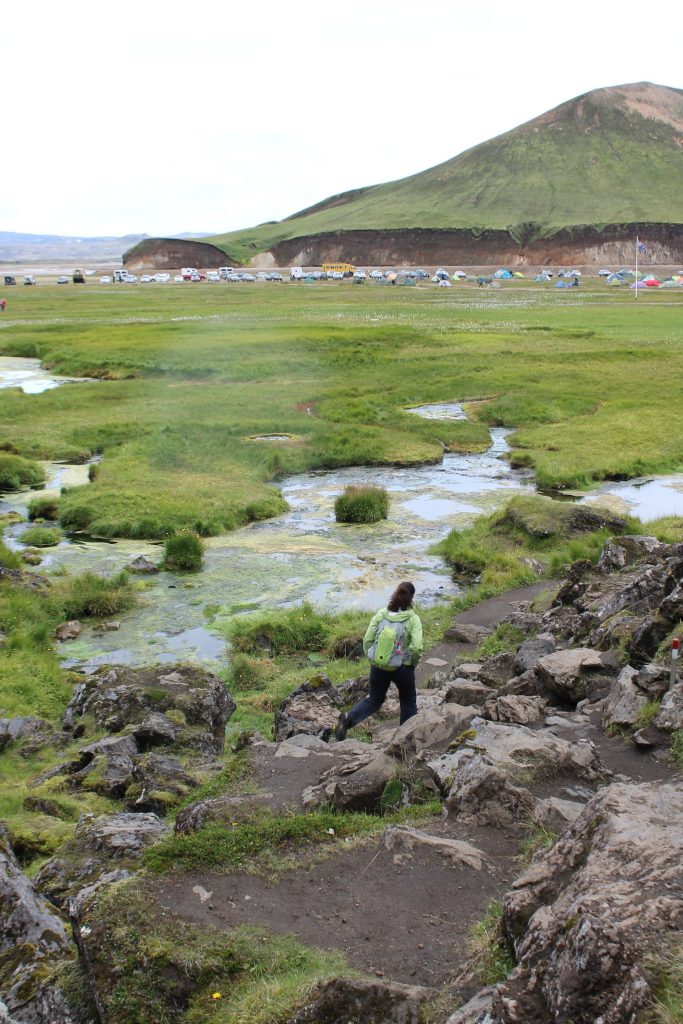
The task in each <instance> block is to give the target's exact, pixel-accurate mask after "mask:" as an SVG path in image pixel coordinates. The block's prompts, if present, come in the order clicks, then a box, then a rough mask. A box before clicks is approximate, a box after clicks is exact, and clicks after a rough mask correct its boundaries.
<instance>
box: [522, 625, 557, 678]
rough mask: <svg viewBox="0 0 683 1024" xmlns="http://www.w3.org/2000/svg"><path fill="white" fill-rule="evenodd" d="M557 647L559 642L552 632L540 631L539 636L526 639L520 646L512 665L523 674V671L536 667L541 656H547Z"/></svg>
mask: <svg viewBox="0 0 683 1024" xmlns="http://www.w3.org/2000/svg"><path fill="white" fill-rule="evenodd" d="M556 647H557V643H556V641H555V637H554V636H553V635H552V633H539V634H538V636H534V637H530V638H529V639H528V640H525V641H524V642H523V643H522V644H521V645H520V647H518V649H517V653H516V654H515V657H514V661H513V666H512V667H513V669H514V671H515V673H516V674H517V675H522V673H523V672H528V670H529V669H531V668H535V667H536V665H537V663H538V660H539V658H543V657H545V655H546V654H552V653H553V651H554V650H555V648H556Z"/></svg>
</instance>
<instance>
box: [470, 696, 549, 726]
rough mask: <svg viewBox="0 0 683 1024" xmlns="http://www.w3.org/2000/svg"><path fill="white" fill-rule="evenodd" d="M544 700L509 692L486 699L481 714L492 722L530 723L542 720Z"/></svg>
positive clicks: (544, 706) (544, 707)
mask: <svg viewBox="0 0 683 1024" xmlns="http://www.w3.org/2000/svg"><path fill="white" fill-rule="evenodd" d="M545 709H546V702H545V701H544V700H543V698H542V697H527V696H524V695H522V694H510V695H504V696H502V697H497V698H496V699H495V700H488V701H487V702H486V704H484V711H483V715H484V717H485V718H490V719H491V721H492V722H511V723H514V724H516V725H530V724H532V723H533V722H540V721H542V719H543V717H544V714H545Z"/></svg>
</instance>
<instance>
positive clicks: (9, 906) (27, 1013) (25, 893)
mask: <svg viewBox="0 0 683 1024" xmlns="http://www.w3.org/2000/svg"><path fill="white" fill-rule="evenodd" d="M74 954H75V948H74V946H73V944H72V942H71V939H70V937H69V933H68V931H67V927H66V924H65V922H64V921H63V920H62V918H61V917H60V916H59V915H58V914H57V913H56V911H55V909H54V907H50V905H49V904H48V903H47V901H46V900H45V899H43V897H42V896H40V895H39V894H38V893H37V892H36V890H35V888H34V886H33V885H32V883H31V882H30V881H29V879H28V878H27V877H26V875H25V874H24V873H23V872H22V870H21V868H20V867H19V864H18V862H17V859H16V857H15V856H14V853H13V852H12V849H11V847H10V845H9V842H8V840H7V836H6V833H5V832H4V831H2V830H0V997H1V998H2V1000H3V1002H4V1003H5V1004H6V1006H7V1009H8V1010H9V1012H10V1013H11V1014H13V1015H14V1016H15V1017H16V1019H17V1021H21V1022H22V1024H71V1021H72V1017H71V1014H70V1011H69V1007H68V1004H67V1001H66V999H65V997H64V996H63V994H62V993H61V992H60V990H59V988H58V987H57V986H56V984H55V979H54V977H53V971H54V968H55V967H56V966H57V964H58V962H59V960H60V959H61V960H64V959H71V958H72V957H73V956H74Z"/></svg>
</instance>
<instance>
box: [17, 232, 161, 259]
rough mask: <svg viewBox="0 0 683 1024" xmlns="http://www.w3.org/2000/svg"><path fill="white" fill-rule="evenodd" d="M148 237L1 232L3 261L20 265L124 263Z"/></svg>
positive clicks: (137, 235)
mask: <svg viewBox="0 0 683 1024" xmlns="http://www.w3.org/2000/svg"><path fill="white" fill-rule="evenodd" d="M143 238H147V235H144V234H136V235H120V236H116V235H96V236H94V237H92V238H85V237H78V236H76V235H39V234H31V233H28V232H18V231H0V262H1V263H18V262H22V263H23V262H29V261H36V262H38V261H40V262H47V261H49V260H75V261H76V262H77V261H78V260H79V258H80V259H87V260H102V261H103V262H105V261H106V262H111V261H115V260H120V259H121V256H122V255H123V253H124V252H125V251H126V249H128V248H130V246H131V245H135V244H136V243H137V242H140V241H141V240H142V239H143Z"/></svg>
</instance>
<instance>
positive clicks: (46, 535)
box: [19, 526, 63, 548]
mask: <svg viewBox="0 0 683 1024" xmlns="http://www.w3.org/2000/svg"><path fill="white" fill-rule="evenodd" d="M62 537H63V534H62V531H61V530H60V529H59V528H58V527H56V526H29V528H28V530H24V532H23V533H22V535H21V537H20V538H19V539H20V540H21V542H22V544H28V545H29V546H30V547H34V548H51V547H54V546H55V544H59V542H60V540H61V539H62Z"/></svg>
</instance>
